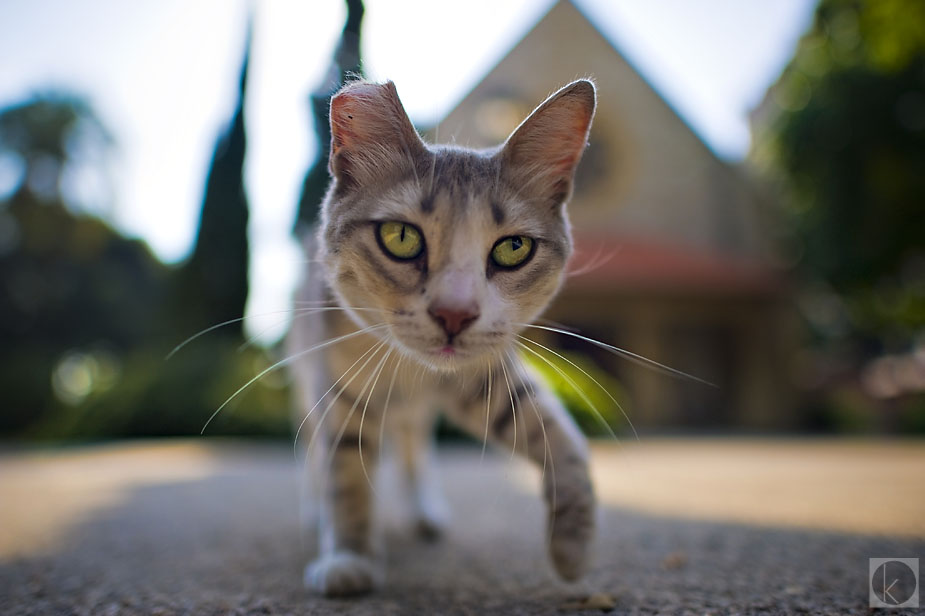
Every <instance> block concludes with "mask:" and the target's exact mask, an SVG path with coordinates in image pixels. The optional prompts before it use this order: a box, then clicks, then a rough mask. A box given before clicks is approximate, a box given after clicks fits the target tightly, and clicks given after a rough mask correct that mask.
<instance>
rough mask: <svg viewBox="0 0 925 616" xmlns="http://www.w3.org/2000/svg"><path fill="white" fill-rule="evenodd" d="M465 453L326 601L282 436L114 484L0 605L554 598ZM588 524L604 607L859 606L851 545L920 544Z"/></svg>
mask: <svg viewBox="0 0 925 616" xmlns="http://www.w3.org/2000/svg"><path fill="white" fill-rule="evenodd" d="M244 455H245V458H246V455H247V454H244ZM478 458H479V456H478V453H477V452H476V453H473V452H471V451H453V452H450V454H448V455H444V456H443V457H442V459H441V464H442V467H443V469H442V470H443V475H444V483H445V485H446V486H447V489H448V497H449V500H450V504H451V507H452V509H453V514H454V520H453V522H452V524H451V528H450V530H449V533H448V535H447V536H446V537H445V539H444V540H443V541H441V542H439V543H436V544H426V543H421V542H418V541H417V540H416V539H414V538H413V537H412V536H411V533H410V531H406V530H405V529H404V528H403V527H402V526H401V525H399V524H398V523H397V522H396V520H395V516H394V515H393V514H392V513H390V512H387V513H386V515H385V522H384V526H385V546H386V552H387V561H388V570H389V572H388V583H387V587H386V588H385V589H383V590H382V591H381V592H380V593H378V594H376V595H373V596H370V597H365V598H360V599H356V600H349V601H348V600H336V601H332V600H325V599H322V598H319V597H317V596H314V595H312V594H311V593H310V592H308V591H306V590H305V589H303V588H302V586H301V570H302V566H303V565H304V562H305V560H306V559H307V558H308V557H309V556H310V555H311V554H312V553H313V550H314V549H315V542H314V539H313V538H311V537H308V536H307V535H304V536H303V534H302V533H300V531H299V524H298V505H297V497H296V489H295V479H294V473H293V468H292V467H293V463H292V458H291V455H290V456H287V455H285V453H283V452H282V450H281V451H280V452H279V455H277V454H272V455H269V456H268V455H265V454H264V455H262V457H261V458H260V459H259V463H257V464H249V463H248V461H247V459H244V460H242V461H241V462H240V463H236V464H233V465H231V466H230V467H229V466H228V465H224V464H220V465H219V466H218V467H217V470H216V471H215V472H214V473H213V474H211V475H210V476H208V477H205V478H200V479H193V480H184V481H168V482H163V483H154V484H149V485H141V486H137V487H134V488H131V489H130V490H129V491H128V492H127V493H126V494H125V495H124V497H123V498H122V500H121V502H119V503H118V504H115V505H112V506H109V507H107V508H104V509H102V510H99V511H97V512H95V513H94V514H93V515H91V516H89V517H87V518H86V519H83V520H82V521H77V522H76V523H75V524H74V525H73V526H71V527H69V529H68V532H67V533H66V539H65V540H63V541H62V542H61V543H60V544H59V545H58V546H56V547H55V548H54V549H52V550H49V551H45V552H42V553H36V552H32V553H25V554H21V555H19V556H16V557H11V558H6V559H4V560H2V561H0V613H3V614H57V613H61V614H83V613H87V614H91V613H92V614H315V613H318V614H321V613H336V614H360V615H362V614H562V613H563V612H562V610H561V609H560V607H561V605H562V604H563V602H565V601H566V600H567V599H568V598H569V597H570V596H572V595H574V594H575V593H576V592H577V591H576V589H575V588H569V587H567V586H564V585H562V584H559V583H557V582H556V581H555V580H554V578H553V577H552V574H551V573H550V569H549V566H548V564H547V561H546V557H545V550H544V545H543V537H544V535H543V522H544V514H543V509H542V506H541V503H540V502H539V500H538V498H536V497H535V496H534V495H531V494H525V493H523V491H521V490H518V489H512V487H511V483H510V482H509V479H510V477H509V469H510V465H509V464H508V463H507V460H506V458H504V457H503V456H497V457H495V456H489V457H487V458H486V459H485V461H484V463H481V464H480V463H479V459H478ZM41 489H42V486H41V485H36V490H41ZM601 522H602V523H601V532H600V537H599V541H598V544H597V546H596V552H597V558H596V561H595V565H594V567H593V570H592V571H591V573H590V575H589V576H588V581H589V588H590V589H591V590H594V591H604V592H608V593H611V594H612V595H614V596H615V597H616V598H617V608H616V610H615V613H630V614H637V613H665V612H682V611H684V610H691V611H692V612H696V613H704V612H712V613H729V612H736V613H784V612H786V613H794V612H806V613H849V612H852V613H860V612H866V611H867V597H868V588H867V575H868V558H870V557H903V556H912V557H922V556H925V542H923V541H920V540H910V539H908V538H890V537H871V536H859V535H847V534H839V533H827V532H819V531H803V530H793V529H786V530H785V529H774V528H756V527H750V526H746V525H739V524H721V523H711V522H695V521H690V520H681V519H675V518H670V517H654V516H644V515H640V514H636V513H632V512H629V511H627V510H623V509H616V508H605V509H604V510H603V511H602V516H601ZM4 532H15V528H6V529H5V531H4ZM590 613H599V612H590Z"/></svg>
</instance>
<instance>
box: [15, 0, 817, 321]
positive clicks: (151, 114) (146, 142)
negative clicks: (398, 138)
mask: <svg viewBox="0 0 925 616" xmlns="http://www.w3.org/2000/svg"><path fill="white" fill-rule="evenodd" d="M575 3H576V4H577V5H578V6H579V7H580V8H581V9H582V11H584V12H585V13H586V14H587V15H588V16H589V17H590V18H591V19H592V20H594V22H595V23H596V25H597V27H598V28H599V29H600V30H601V31H602V32H603V33H604V34H605V35H606V36H607V37H608V38H609V39H610V40H611V41H612V42H613V43H614V45H615V46H616V47H617V48H618V49H619V50H620V51H621V52H622V53H623V54H624V55H625V56H626V57H627V58H628V59H629V60H630V62H631V63H633V64H634V65H635V66H636V67H637V68H638V69H639V70H640V72H642V73H643V76H644V77H645V78H646V79H647V80H648V81H649V82H650V83H651V84H652V85H653V86H654V87H655V88H656V89H657V90H658V91H659V92H660V93H661V94H662V96H663V97H665V98H666V100H667V101H668V102H669V104H670V105H671V106H672V107H674V108H675V109H676V110H677V111H678V112H679V113H680V114H681V115H682V117H683V118H684V119H685V121H686V122H687V123H688V124H689V125H690V126H691V127H692V128H693V129H694V130H695V131H696V132H697V133H698V134H699V135H700V136H701V138H702V139H703V140H704V141H705V142H706V143H707V145H709V146H710V147H711V148H712V149H713V150H714V151H715V152H716V153H717V154H718V155H719V156H721V157H723V158H726V159H729V160H731V161H735V160H738V159H741V158H742V157H743V156H744V155H745V154H746V152H747V150H748V145H749V135H748V122H747V114H748V111H749V109H750V108H752V107H753V106H755V105H756V104H757V103H758V102H759V101H760V100H761V98H762V96H763V95H764V92H765V90H766V89H767V87H768V86H769V85H770V84H771V83H773V81H774V80H775V79H776V77H777V75H778V74H779V73H780V70H781V69H782V68H783V66H784V64H785V63H786V62H787V60H788V59H789V58H790V56H791V55H792V53H793V51H794V49H795V45H796V42H797V40H798V38H799V36H800V35H801V34H802V33H803V32H804V31H805V30H806V28H808V26H809V24H810V22H811V19H812V13H813V9H814V6H815V4H816V0H696V1H695V0H658V1H653V0H622V1H620V0H610V1H608V0H576V1H575ZM367 5H368V6H367V13H366V19H365V21H364V37H365V38H364V54H365V59H366V69H367V73H368V75H369V76H370V77H372V78H374V79H392V80H394V81H395V83H396V85H397V87H398V90H399V93H400V95H401V97H402V100H403V101H404V103H405V105H406V107H407V108H408V111H409V114H410V115H411V116H412V119H414V120H415V121H417V122H419V123H423V124H432V123H434V122H437V121H439V119H440V118H441V117H442V116H443V115H444V114H445V113H447V112H448V111H449V110H450V109H451V108H452V106H453V105H454V104H455V103H456V102H458V101H459V100H460V99H461V98H462V97H463V96H464V95H465V93H466V92H467V91H468V90H469V89H470V88H471V87H472V86H473V85H475V83H476V82H477V81H478V80H479V79H480V78H481V76H482V75H483V74H484V73H485V72H486V71H487V70H488V69H489V68H490V67H491V66H493V65H494V64H495V63H496V62H497V61H498V60H499V59H500V57H501V56H502V55H503V54H504V53H505V52H506V51H507V50H508V49H510V48H511V47H512V46H513V45H514V44H516V42H517V41H518V40H519V39H520V38H521V37H522V36H523V35H524V34H525V33H526V32H527V31H528V30H529V29H530V27H531V26H532V25H533V24H534V23H535V22H536V21H537V20H538V19H539V18H540V17H541V16H542V15H543V14H544V13H545V12H546V10H548V8H549V7H550V6H551V5H552V0H467V1H466V2H434V1H432V0H368V1H367ZM249 6H250V7H252V10H253V11H254V13H255V17H256V30H255V39H254V45H255V47H254V56H253V65H252V81H251V87H250V93H249V99H248V106H247V121H248V131H249V136H248V138H249V151H248V161H247V185H248V190H249V196H250V202H251V210H252V214H251V221H252V224H251V230H250V232H251V239H252V254H253V262H252V265H251V274H252V275H251V278H252V297H251V301H250V306H249V312H250V313H251V314H257V313H263V312H270V311H275V310H281V309H285V307H286V303H287V298H288V293H289V289H290V288H291V285H292V283H293V280H294V278H295V276H296V275H297V271H298V267H299V262H300V260H301V256H300V255H299V253H298V251H297V250H296V248H295V247H294V245H293V243H292V242H291V240H290V237H289V230H290V227H291V223H292V217H293V214H294V208H295V202H296V199H297V197H298V191H299V187H300V185H301V180H302V177H303V174H304V172H305V169H306V165H307V164H308V162H309V161H310V160H311V158H312V157H313V156H314V154H315V152H316V144H315V142H314V137H313V135H312V134H311V132H310V131H311V128H310V122H309V118H308V115H307V111H306V106H305V102H306V97H307V94H308V93H309V92H310V91H311V89H312V88H313V87H314V85H315V83H316V82H317V80H318V79H319V78H320V76H321V74H322V73H323V71H324V69H325V67H326V65H327V63H328V61H329V58H330V53H331V50H332V48H333V46H334V44H335V42H336V39H337V37H338V35H339V33H340V29H341V27H342V24H343V16H344V7H343V2H342V0H310V1H309V0H259V1H256V2H253V3H248V2H246V1H245V0H196V1H194V2H190V1H188V0H137V1H132V2H124V1H122V0H82V1H81V2H71V1H69V0H6V1H5V2H2V3H0V58H3V60H2V61H0V62H2V69H0V105H5V104H9V103H12V102H15V101H16V100H19V99H21V98H22V97H24V96H26V95H27V94H28V93H29V92H31V91H34V90H36V89H42V88H48V87H50V86H55V87H58V88H65V89H70V90H73V91H76V92H78V93H82V94H84V95H86V96H87V98H89V100H90V102H91V103H92V104H93V106H94V107H95V108H96V109H97V111H98V113H99V115H100V117H101V118H102V120H103V121H104V123H105V124H106V125H107V126H109V127H110V129H111V130H112V132H113V134H114V136H115V138H116V141H117V144H118V145H117V149H116V151H115V152H114V157H113V161H112V162H113V173H112V177H113V179H114V182H115V186H114V187H113V204H112V205H113V209H112V213H111V218H112V220H113V222H114V223H115V224H116V225H117V226H118V227H119V228H120V229H122V230H123V231H125V232H126V233H128V234H131V235H137V236H140V237H143V238H144V239H145V240H147V241H148V242H149V243H150V244H151V246H152V248H153V249H154V250H155V252H156V253H157V254H158V255H159V256H161V257H162V258H164V259H166V260H169V261H175V260H178V259H180V258H182V257H183V256H184V255H185V254H186V253H187V252H188V250H189V248H190V244H191V241H192V238H193V237H194V234H195V227H196V222H197V219H198V208H199V205H200V202H201V197H202V187H203V183H204V176H205V172H206V169H207V167H208V163H209V159H210V157H211V154H212V148H213V146H214V143H215V138H216V135H217V134H218V133H219V131H220V130H221V129H222V127H223V125H224V123H225V122H227V120H228V116H229V114H230V113H231V108H232V105H233V103H234V96H233V94H234V89H235V87H236V83H235V81H236V77H237V71H238V68H239V63H240V58H241V51H242V45H243V37H244V28H245V20H246V15H247V11H248V7H249ZM556 85H559V84H550V89H552V88H553V87H555V86H556ZM0 176H2V173H0ZM0 181H2V177H0ZM2 189H3V187H2V186H0V190H2ZM85 192H87V193H90V194H92V192H93V187H92V186H88V187H87V190H85ZM284 320H285V319H283V318H281V317H279V316H275V317H271V318H269V319H262V318H257V317H255V318H254V319H253V322H254V323H253V325H252V326H251V330H252V331H266V332H268V333H267V334H266V335H267V336H269V337H272V336H273V335H275V334H276V333H278V332H279V331H281V328H282V326H283V322H284Z"/></svg>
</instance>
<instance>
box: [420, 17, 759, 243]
mask: <svg viewBox="0 0 925 616" xmlns="http://www.w3.org/2000/svg"><path fill="white" fill-rule="evenodd" d="M583 76H592V77H593V78H594V79H595V80H596V82H597V86H598V92H599V106H598V111H597V116H596V118H595V122H594V128H593V131H592V135H591V146H590V148H589V150H588V152H587V154H586V156H585V160H584V161H582V167H581V168H580V170H579V178H578V184H579V185H578V189H577V192H576V195H575V198H574V199H573V202H572V204H571V207H570V212H571V216H572V221H573V222H574V223H575V225H576V227H577V228H578V229H579V230H580V229H583V228H584V229H594V230H601V231H606V232H610V233H616V234H621V235H635V236H644V237H653V238H656V239H663V240H668V241H671V242H679V243H683V244H687V245H690V246H694V247H700V248H707V249H718V250H721V251H723V252H729V253H732V254H741V255H748V256H761V255H763V254H764V252H765V250H764V247H763V245H762V241H761V238H762V234H761V232H760V212H759V208H760V205H759V203H758V201H757V200H755V199H754V198H753V195H752V194H751V192H750V189H749V186H748V184H747V183H746V182H745V181H744V178H742V177H741V176H740V174H739V173H738V171H737V170H736V169H735V168H733V167H730V166H729V165H727V164H725V163H723V162H721V161H719V160H717V159H716V157H715V156H714V155H713V153H712V152H711V151H710V150H709V149H708V148H707V147H706V146H705V145H704V144H703V142H702V141H701V140H700V139H699V138H698V137H697V136H696V135H695V134H694V133H693V132H692V131H691V130H690V128H689V127H688V126H687V125H685V124H684V122H683V121H682V120H681V119H680V118H679V117H678V116H677V114H676V113H675V112H674V111H673V110H672V109H671V108H670V107H669V106H668V105H667V104H666V103H665V102H664V101H663V100H662V99H661V98H660V97H659V95H658V94H657V93H656V92H655V91H654V90H652V88H651V87H650V86H649V85H648V84H647V83H646V82H645V81H644V80H643V79H642V78H641V77H640V75H639V74H638V73H637V72H636V70H635V69H634V68H633V67H632V66H630V65H629V64H628V63H627V62H626V61H625V60H624V59H623V57H622V56H621V55H620V54H619V53H618V52H617V50H616V49H615V48H614V47H613V45H612V44H611V43H610V42H609V41H608V40H606V39H605V38H604V37H603V36H602V35H601V34H600V33H599V32H598V31H597V29H596V28H595V27H594V26H593V25H592V24H591V23H590V22H589V21H588V20H587V18H586V17H585V16H584V15H583V14H581V13H580V12H579V10H578V9H576V8H575V7H574V6H573V5H572V4H571V3H569V2H559V3H558V4H556V5H555V6H553V8H552V9H551V10H550V12H549V13H548V14H547V15H546V16H545V17H544V18H543V19H542V20H541V21H540V22H539V23H538V24H537V25H536V26H535V27H534V29H533V30H532V31H531V32H529V33H528V34H527V36H526V37H525V38H524V39H523V40H522V41H521V42H520V43H518V44H517V45H516V46H515V47H514V49H513V50H511V52H510V53H509V54H508V55H507V56H506V57H505V58H504V59H503V60H502V61H501V62H500V63H499V64H498V65H497V66H496V67H495V68H494V69H493V70H492V71H491V72H490V73H489V74H488V75H487V76H486V77H485V78H484V79H483V81H482V82H481V83H479V84H478V86H476V88H475V89H474V90H473V91H472V92H471V93H470V94H469V96H467V97H466V98H465V99H464V100H463V101H462V102H461V103H460V105H459V106H458V107H456V108H455V109H454V110H453V111H452V112H451V113H450V114H449V115H448V116H447V117H446V118H445V119H444V120H443V121H442V122H441V123H440V125H439V127H438V128H437V130H435V131H433V132H434V134H435V135H438V136H439V140H440V141H441V142H450V141H455V142H456V143H459V144H461V145H470V146H477V147H485V146H490V145H494V144H496V143H497V142H498V140H499V139H501V138H502V137H501V135H503V134H504V133H505V132H506V131H507V130H510V129H512V128H513V127H514V125H515V122H516V121H517V118H518V117H522V114H525V113H528V112H529V111H530V109H532V107H533V106H534V105H535V104H536V103H538V102H540V101H542V100H543V99H544V98H545V97H546V96H547V95H548V94H549V93H550V92H551V91H553V90H555V89H556V88H557V87H559V86H561V85H564V84H566V83H568V82H569V81H571V80H573V79H575V78H578V77H583ZM433 136H434V135H431V137H432V138H433Z"/></svg>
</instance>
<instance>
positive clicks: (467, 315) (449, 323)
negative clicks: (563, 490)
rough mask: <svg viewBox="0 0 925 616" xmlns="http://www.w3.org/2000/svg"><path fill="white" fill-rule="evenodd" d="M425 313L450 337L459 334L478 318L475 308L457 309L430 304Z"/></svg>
mask: <svg viewBox="0 0 925 616" xmlns="http://www.w3.org/2000/svg"><path fill="white" fill-rule="evenodd" d="M427 314H429V315H430V316H431V318H432V319H433V320H434V321H436V322H437V324H438V325H439V326H440V327H442V328H443V331H445V332H446V335H447V336H449V337H450V338H452V337H453V336H456V335H457V334H459V333H460V332H461V331H462V330H464V329H466V328H467V327H469V326H470V325H472V323H473V322H475V320H476V319H477V318H479V313H478V309H477V308H462V309H459V308H444V307H434V306H431V307H430V308H428V309H427Z"/></svg>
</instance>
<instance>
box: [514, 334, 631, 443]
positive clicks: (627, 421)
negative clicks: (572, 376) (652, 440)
mask: <svg viewBox="0 0 925 616" xmlns="http://www.w3.org/2000/svg"><path fill="white" fill-rule="evenodd" d="M517 337H518V338H520V339H521V340H525V341H527V342H530V343H533V344H535V345H536V346H538V347H540V348H541V349H543V350H544V351H548V352H549V353H552V354H553V355H555V356H556V357H558V358H559V359H561V360H562V361H566V362H568V363H569V364H571V365H572V367H573V368H575V369H576V370H578V371H579V372H581V373H582V374H583V375H585V376H586V377H588V378H589V379H591V380H592V381H593V382H594V384H595V385H597V386H598V387H599V388H600V390H601V391H602V392H604V393H605V394H606V395H607V397H608V398H610V401H611V402H613V403H614V405H616V407H617V408H618V409H620V413H622V414H623V418H624V419H625V420H626V423H628V424H629V427H630V429H631V430H632V431H633V436H634V437H636V440H637V441H639V433H638V432H636V426H634V425H633V421H632V420H631V419H630V417H629V415H627V413H626V411H625V410H624V409H623V405H621V404H620V403H619V402H617V399H616V398H614V397H613V396H612V395H611V394H610V392H609V391H607V388H606V387H604V386H603V385H601V384H600V383H599V382H598V380H597V379H596V378H594V377H593V376H591V375H590V374H588V373H587V372H586V371H585V370H584V369H583V368H582V367H581V366H579V365H578V364H576V363H575V362H573V361H572V360H570V359H569V358H568V357H565V356H564V355H562V354H561V353H557V352H555V351H554V350H552V349H550V348H549V347H547V346H544V345H542V344H540V343H539V342H537V341H536V340H531V339H530V338H527V337H526V336H521V335H520V334H517Z"/></svg>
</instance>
